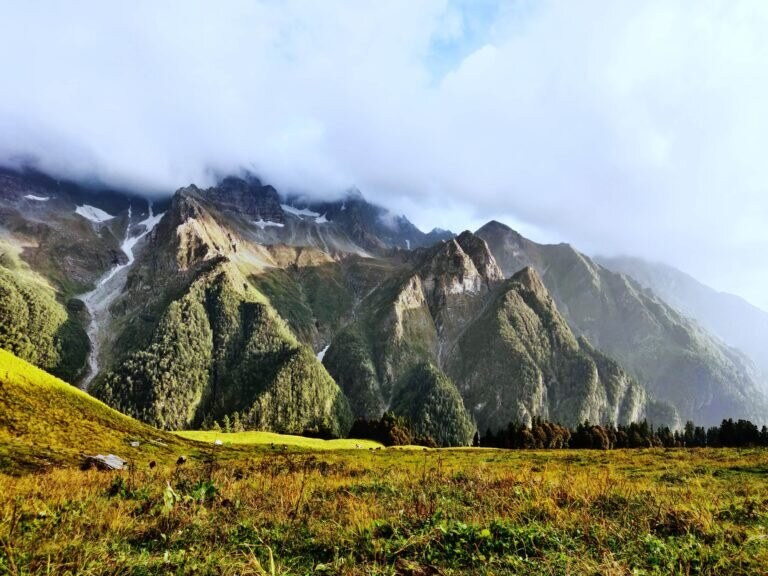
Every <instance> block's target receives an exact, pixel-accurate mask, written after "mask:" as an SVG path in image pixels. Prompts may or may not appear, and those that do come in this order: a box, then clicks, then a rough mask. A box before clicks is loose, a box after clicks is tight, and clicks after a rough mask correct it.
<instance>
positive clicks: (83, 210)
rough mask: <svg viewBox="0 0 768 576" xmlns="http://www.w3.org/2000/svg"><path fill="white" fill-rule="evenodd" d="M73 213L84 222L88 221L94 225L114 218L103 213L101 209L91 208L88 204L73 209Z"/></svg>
mask: <svg viewBox="0 0 768 576" xmlns="http://www.w3.org/2000/svg"><path fill="white" fill-rule="evenodd" d="M75 212H76V213H77V214H80V216H82V217H83V218H85V219H86V220H90V221H91V222H96V223H101V222H106V221H107V220H112V219H113V218H114V216H112V215H111V214H108V213H107V212H104V210H102V209H101V208H96V206H91V205H90V204H83V205H82V206H78V207H77V208H76V209H75Z"/></svg>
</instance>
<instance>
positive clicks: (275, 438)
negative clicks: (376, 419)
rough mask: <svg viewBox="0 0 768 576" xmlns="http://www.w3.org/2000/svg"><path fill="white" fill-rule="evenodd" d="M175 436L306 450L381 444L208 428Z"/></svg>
mask: <svg viewBox="0 0 768 576" xmlns="http://www.w3.org/2000/svg"><path fill="white" fill-rule="evenodd" d="M174 434H176V435H177V436H181V437H182V438H187V439H189V440H198V441H200V442H206V443H211V442H214V441H215V440H221V441H222V443H223V444H224V446H253V445H255V446H270V447H272V445H274V446H275V447H276V448H282V447H283V446H287V447H291V448H306V449H308V450H356V449H359V448H362V449H365V450H367V449H369V448H381V447H382V445H381V444H379V443H378V442H374V441H373V440H355V439H353V438H342V439H338V440H321V439H319V438H307V437H306V436H293V435H291V434H275V433H274V432H257V431H248V432H231V433H229V434H227V433H224V432H213V431H209V430H181V431H179V432H174Z"/></svg>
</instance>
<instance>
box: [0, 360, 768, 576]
mask: <svg viewBox="0 0 768 576" xmlns="http://www.w3.org/2000/svg"><path fill="white" fill-rule="evenodd" d="M217 439H218V440H221V441H222V443H221V445H216V444H214V441H215V440H217ZM357 446H359V448H358V447H357ZM409 448H410V449H393V448H383V447H381V446H380V445H378V444H376V443H373V442H370V441H364V440H339V441H324V440H316V439H309V438H302V437H297V436H282V435H277V434H269V433H265V432H242V433H235V434H224V433H220V432H182V433H177V434H172V433H169V432H163V431H160V430H157V429H155V428H152V427H150V426H147V425H145V424H141V423H139V422H137V421H136V420H133V419H131V418H129V417H127V416H124V415H122V414H120V413H118V412H116V411H115V410H112V409H111V408H109V407H108V406H106V405H105V404H102V403H101V402H99V401H97V400H95V399H93V398H92V397H90V396H88V395H87V394H85V393H83V392H80V391H79V390H76V389H75V388H73V387H71V386H69V385H68V384H66V383H64V382H62V381H61V380H58V379H56V378H53V377H52V376H50V375H48V374H46V373H45V372H43V371H42V370H39V369H37V368H35V367H33V366H31V365H30V364H28V363H26V362H24V361H22V360H20V359H18V358H16V357H14V356H13V355H12V354H9V353H7V352H3V351H0V574H2V575H4V574H10V575H14V576H15V575H20V574H85V575H96V574H114V575H122V574H136V575H142V574H196V575H206V574H222V575H232V576H234V575H244V574H256V575H265V574H268V575H277V574H295V575H303V574H329V575H330V574H338V575H350V576H351V575H362V574H372V575H373V574H377V575H395V574H398V575H412V576H425V575H434V574H445V575H449V574H462V575H464V574H470V575H471V574H496V575H498V574H617V575H623V574H637V575H639V574H711V575H718V576H719V575H724V574H727V575H739V574H766V573H768V572H767V570H768V450H767V449H728V448H721V449H711V448H708V449H663V448H656V449H642V450H639V449H638V450H611V451H597V450H549V451H510V450H494V449H480V448H475V449H469V448H467V449H442V450H425V449H421V448H415V447H409ZM99 453H100V454H108V453H114V454H117V455H119V456H122V457H124V458H126V459H127V460H129V462H130V466H129V467H128V468H127V469H125V470H121V471H111V472H100V471H97V470H87V471H84V470H81V469H80V468H79V464H80V463H81V462H82V454H99ZM182 455H183V456H186V459H180V458H179V457H180V456H182Z"/></svg>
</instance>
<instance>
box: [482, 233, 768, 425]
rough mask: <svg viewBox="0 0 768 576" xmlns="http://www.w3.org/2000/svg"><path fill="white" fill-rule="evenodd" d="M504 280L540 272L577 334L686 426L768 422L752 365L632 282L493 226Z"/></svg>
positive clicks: (490, 237) (489, 238) (491, 237)
mask: <svg viewBox="0 0 768 576" xmlns="http://www.w3.org/2000/svg"><path fill="white" fill-rule="evenodd" d="M477 235H478V236H480V237H481V238H483V239H484V240H485V241H486V242H487V243H488V246H489V247H490V249H491V252H492V253H493V254H494V256H495V257H496V260H497V262H498V263H499V265H500V266H501V269H502V270H503V271H504V274H505V276H510V275H512V274H515V273H516V272H517V271H518V270H520V269H522V268H524V267H526V266H533V267H534V268H536V270H538V271H539V273H540V274H541V277H542V280H543V282H544V284H545V286H546V287H547V288H548V289H549V291H550V292H551V293H552V296H553V297H554V299H555V302H556V303H557V305H558V308H559V309H560V311H561V312H562V313H563V315H564V317H565V318H566V320H567V321H568V323H569V325H570V326H571V328H572V329H573V330H574V331H575V332H576V333H577V334H579V335H584V336H586V337H587V338H588V339H589V341H590V342H591V343H592V344H593V345H595V346H596V347H597V348H599V349H600V350H602V351H603V352H605V353H606V354H609V355H610V356H612V357H613V358H615V359H616V360H618V361H619V363H621V365H622V366H624V367H625V368H627V369H628V370H629V371H630V372H631V373H632V374H634V375H635V376H636V377H637V378H638V379H639V381H640V382H641V383H642V384H644V385H645V386H646V387H647V389H648V391H649V392H650V393H651V394H653V395H654V396H655V397H656V398H658V399H659V400H664V401H667V402H670V403H671V404H672V405H674V406H675V408H677V410H678V411H679V413H680V416H681V417H682V418H683V419H684V420H687V419H692V420H696V421H699V422H702V423H705V424H715V423H717V422H718V421H719V420H720V419H721V418H724V417H726V415H731V416H732V417H743V418H752V419H754V420H758V421H763V420H765V419H766V414H767V413H768V408H767V407H766V399H765V394H764V393H763V392H762V390H761V389H760V386H759V384H758V382H759V377H758V374H757V372H756V370H755V367H754V365H753V363H752V362H751V361H750V360H749V359H748V358H747V357H746V356H744V355H743V354H741V353H740V352H738V351H736V350H734V349H732V348H729V347H728V346H725V345H724V344H722V343H721V341H720V340H719V339H717V338H714V337H712V336H711V335H710V334H709V333H708V332H707V331H706V330H704V329H703V328H701V327H700V326H699V325H698V324H696V323H695V322H693V321H691V320H689V319H688V318H687V317H686V316H684V315H682V314H681V313H680V312H678V310H677V309H676V308H674V307H672V306H670V305H668V304H667V303H665V302H664V301H663V300H662V299H661V298H659V297H658V296H657V295H655V294H653V293H652V292H650V291H648V290H646V289H645V288H643V287H642V286H641V285H640V284H639V283H638V282H636V281H635V280H633V279H632V278H630V277H628V276H626V275H624V274H620V273H617V272H613V271H611V270H609V269H608V268H605V267H603V266H601V265H600V264H598V263H596V262H594V261H593V260H591V259H590V258H588V257H587V256H585V255H584V254H582V253H580V252H578V251H577V250H575V249H574V248H573V247H571V246H570V245H568V244H557V245H542V244H537V243H535V242H532V241H530V240H528V239H526V238H524V237H522V236H521V235H520V234H518V233H517V232H515V231H514V230H511V229H510V228H509V227H507V226H505V225H503V224H500V223H498V222H491V223H489V224H486V225H485V226H483V227H482V228H481V229H480V230H478V232H477Z"/></svg>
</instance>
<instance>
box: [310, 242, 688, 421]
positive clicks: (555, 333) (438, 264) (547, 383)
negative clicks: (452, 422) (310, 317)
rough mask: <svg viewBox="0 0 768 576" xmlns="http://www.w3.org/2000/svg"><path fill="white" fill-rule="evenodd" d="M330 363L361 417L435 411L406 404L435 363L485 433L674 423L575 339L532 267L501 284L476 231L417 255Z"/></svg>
mask: <svg viewBox="0 0 768 576" xmlns="http://www.w3.org/2000/svg"><path fill="white" fill-rule="evenodd" d="M324 364H325V365H326V367H327V368H328V371H329V372H330V374H331V375H332V376H333V377H334V379H335V380H336V381H337V382H338V383H339V385H340V386H341V387H342V389H343V390H344V392H345V394H346V395H347V397H348V398H349V400H350V404H351V406H352V410H353V412H354V413H355V415H356V416H358V417H364V418H370V417H373V416H375V415H377V414H380V413H381V412H382V411H383V410H387V409H394V410H395V411H396V412H397V411H398V410H403V409H404V407H405V406H406V405H413V406H420V405H422V404H428V403H429V402H426V400H425V398H423V397H422V398H421V399H420V400H419V399H417V398H416V397H415V396H416V393H415V392H413V391H412V392H411V393H409V394H408V396H407V397H408V400H407V402H403V401H402V398H401V397H400V395H401V394H402V390H403V389H411V390H414V389H418V387H417V386H415V384H414V382H413V376H412V374H413V371H414V370H419V367H420V366H424V365H431V366H433V367H434V368H433V370H437V371H439V372H441V373H442V374H443V375H444V376H445V377H446V378H445V380H443V385H444V387H446V388H447V387H449V386H451V385H453V386H455V389H456V391H457V392H458V393H459V394H460V396H461V398H462V399H463V401H464V405H465V407H466V408H467V411H468V413H469V414H470V416H471V417H472V419H473V420H474V421H475V423H476V425H477V426H478V427H479V428H480V429H481V430H483V431H485V430H486V429H487V428H493V429H498V428H500V427H503V426H506V425H507V424H508V423H509V422H512V421H515V420H518V421H522V422H528V423H530V422H531V421H532V419H533V418H534V417H536V416H540V417H543V418H552V419H556V420H559V421H561V422H564V423H568V424H576V423H578V422H582V421H584V420H586V419H589V420H592V421H594V422H614V423H626V422H630V421H635V420H638V419H642V418H644V417H646V416H648V415H652V416H654V417H658V418H663V420H662V421H663V422H664V423H668V424H672V425H676V424H677V419H676V414H675V413H674V410H673V409H671V408H670V407H667V406H663V405H661V404H659V403H657V402H655V401H654V400H652V399H651V398H649V397H648V395H647V394H646V392H645V390H644V389H643V388H642V386H640V385H638V384H637V383H636V382H635V381H634V379H633V378H631V377H630V376H629V375H628V374H627V373H625V372H624V371H623V370H622V369H621V367H620V366H619V365H618V364H617V363H616V362H614V361H612V360H611V359H609V358H607V357H606V356H604V355H602V354H600V353H599V352H598V351H596V350H595V349H594V348H593V347H592V346H590V345H589V343H588V342H587V341H586V340H584V339H582V340H577V338H576V337H575V336H574V334H573V333H572V331H571V330H570V328H569V327H568V325H567V324H566V322H565V321H564V320H563V318H562V316H561V315H560V313H559V312H558V311H557V308H556V306H555V303H554V301H553V300H552V298H551V297H550V296H549V293H548V291H547V289H546V288H545V287H544V285H543V284H542V282H541V281H540V279H539V278H538V275H537V273H536V272H535V271H534V270H533V269H530V268H528V269H525V270H523V271H521V272H520V273H518V274H517V275H515V276H514V277H513V278H511V279H509V280H504V279H503V276H502V272H501V270H500V269H499V267H498V266H497V264H496V261H495V259H494V257H493V256H492V255H491V253H490V251H489V250H488V247H487V245H486V243H485V242H484V241H483V240H482V239H480V238H479V237H478V236H476V235H474V234H472V233H471V232H464V233H462V234H461V235H459V236H458V237H457V238H455V239H453V240H451V241H449V242H445V243H442V244H439V245H437V246H435V247H433V248H431V249H426V250H422V251H420V252H417V253H416V254H414V257H413V259H412V261H410V262H408V263H405V264H404V265H403V266H402V268H401V270H400V271H399V273H398V274H396V275H395V276H394V277H393V278H392V279H390V280H388V281H385V282H384V283H382V284H381V285H380V286H379V287H378V288H376V289H375V290H373V291H372V292H371V293H370V294H369V295H368V296H367V298H366V299H365V301H364V302H363V303H362V305H361V306H360V310H359V312H358V314H357V315H356V318H355V319H354V321H353V322H352V323H351V324H350V325H349V326H347V327H346V328H344V329H343V330H342V331H341V332H340V334H339V336H338V337H336V338H335V339H334V340H333V342H332V343H331V346H330V349H329V350H328V352H327V353H326V355H325V358H324ZM404 382H406V383H407V384H404ZM411 417H412V416H411ZM414 424H415V425H416V426H417V427H418V426H420V425H421V424H420V422H418V421H416V422H415V423H414Z"/></svg>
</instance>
